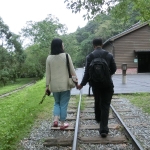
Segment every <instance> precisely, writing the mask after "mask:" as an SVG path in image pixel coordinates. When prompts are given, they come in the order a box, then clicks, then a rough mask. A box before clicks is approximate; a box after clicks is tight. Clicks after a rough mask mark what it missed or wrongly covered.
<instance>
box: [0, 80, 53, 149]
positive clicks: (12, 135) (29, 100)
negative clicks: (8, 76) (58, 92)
mask: <svg viewBox="0 0 150 150" xmlns="http://www.w3.org/2000/svg"><path fill="white" fill-rule="evenodd" d="M5 88H6V89H7V86H6V87H5ZM8 89H9V86H8ZM8 89H7V90H6V91H9V90H10V89H9V90H8ZM44 92H45V79H43V80H41V81H38V82H37V83H36V84H34V85H32V86H31V87H27V88H24V89H23V90H21V91H19V92H16V93H13V94H12V95H10V96H8V97H4V98H0V150H16V149H17V148H16V146H17V143H19V141H20V139H22V138H23V137H24V136H26V135H27V134H28V133H29V131H30V129H31V127H32V126H33V124H34V122H35V120H36V119H45V118H51V114H52V108H53V103H54V100H53V97H52V96H50V97H48V96H46V98H45V100H44V102H43V104H42V105H39V102H40V100H41V99H42V97H43V94H44Z"/></svg>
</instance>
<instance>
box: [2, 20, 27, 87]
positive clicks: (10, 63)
mask: <svg viewBox="0 0 150 150" xmlns="http://www.w3.org/2000/svg"><path fill="white" fill-rule="evenodd" d="M0 53H1V55H0V81H1V82H2V83H3V84H4V85H5V84H6V83H7V81H8V80H13V81H15V80H16V78H17V75H18V76H19V74H20V72H21V69H22V64H23V63H24V60H25V55H24V52H23V48H22V43H21V41H20V37H19V36H18V35H16V34H14V33H12V32H11V31H10V30H9V27H8V26H7V25H6V24H5V23H4V22H3V20H2V18H0Z"/></svg>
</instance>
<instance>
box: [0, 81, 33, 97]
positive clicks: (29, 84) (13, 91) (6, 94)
mask: <svg viewBox="0 0 150 150" xmlns="http://www.w3.org/2000/svg"><path fill="white" fill-rule="evenodd" d="M33 84H35V81H32V82H30V83H28V84H25V85H23V86H21V87H19V88H17V89H15V90H12V91H11V92H8V93H5V94H2V95H0V98H2V97H6V96H9V95H10V94H13V93H15V92H18V91H20V90H22V89H24V88H25V87H28V86H31V85H33Z"/></svg>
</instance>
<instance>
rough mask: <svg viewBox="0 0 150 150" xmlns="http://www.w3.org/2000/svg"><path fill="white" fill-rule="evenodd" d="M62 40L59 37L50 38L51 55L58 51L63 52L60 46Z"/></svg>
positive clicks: (58, 52) (56, 53)
mask: <svg viewBox="0 0 150 150" xmlns="http://www.w3.org/2000/svg"><path fill="white" fill-rule="evenodd" d="M62 43H63V42H62V40H61V39H59V38H55V39H53V40H52V43H51V55H58V54H60V53H64V50H63V48H62Z"/></svg>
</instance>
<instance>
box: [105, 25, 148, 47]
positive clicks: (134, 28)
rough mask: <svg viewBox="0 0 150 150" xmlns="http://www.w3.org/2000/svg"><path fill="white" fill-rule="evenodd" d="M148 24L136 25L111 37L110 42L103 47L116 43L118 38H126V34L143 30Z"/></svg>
mask: <svg viewBox="0 0 150 150" xmlns="http://www.w3.org/2000/svg"><path fill="white" fill-rule="evenodd" d="M148 24H149V23H148V22H145V23H136V24H134V25H133V26H132V27H131V28H129V29H127V30H125V31H123V32H121V33H119V34H117V35H115V36H113V37H111V38H109V39H108V40H106V41H105V42H104V43H103V45H105V44H107V43H108V42H112V41H115V40H116V39H118V38H120V37H122V36H124V35H126V34H129V33H131V32H133V31H135V30H137V29H140V28H142V27H144V26H146V25H148Z"/></svg>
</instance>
